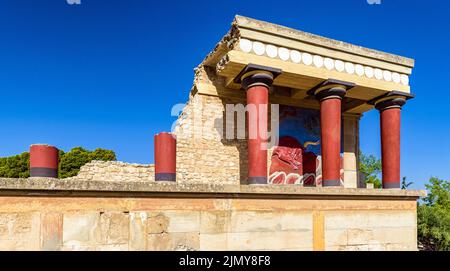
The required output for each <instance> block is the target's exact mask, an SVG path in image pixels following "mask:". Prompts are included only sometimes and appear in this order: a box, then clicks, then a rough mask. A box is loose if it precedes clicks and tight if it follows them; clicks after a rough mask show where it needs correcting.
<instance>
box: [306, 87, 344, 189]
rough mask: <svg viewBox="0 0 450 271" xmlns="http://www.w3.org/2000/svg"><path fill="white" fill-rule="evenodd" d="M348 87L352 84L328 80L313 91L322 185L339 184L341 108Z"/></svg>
mask: <svg viewBox="0 0 450 271" xmlns="http://www.w3.org/2000/svg"><path fill="white" fill-rule="evenodd" d="M350 87H353V84H351V83H347V82H341V81H337V80H328V81H326V82H325V83H322V84H321V85H319V86H318V87H316V89H314V91H313V94H314V95H315V97H316V98H317V100H319V102H320V130H321V147H322V186H341V173H340V171H341V110H342V109H341V108H342V98H343V97H344V96H345V94H346V92H347V89H348V88H350Z"/></svg>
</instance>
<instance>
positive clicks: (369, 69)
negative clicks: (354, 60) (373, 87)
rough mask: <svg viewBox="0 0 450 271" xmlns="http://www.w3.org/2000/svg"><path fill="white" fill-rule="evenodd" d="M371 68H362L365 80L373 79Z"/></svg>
mask: <svg viewBox="0 0 450 271" xmlns="http://www.w3.org/2000/svg"><path fill="white" fill-rule="evenodd" d="M373 73H374V72H373V68H372V67H365V68H364V74H365V75H366V76H367V78H372V77H373V75H374V74H373Z"/></svg>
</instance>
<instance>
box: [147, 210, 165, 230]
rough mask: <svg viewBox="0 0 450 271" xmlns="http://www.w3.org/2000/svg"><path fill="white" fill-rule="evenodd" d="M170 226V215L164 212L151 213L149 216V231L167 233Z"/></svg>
mask: <svg viewBox="0 0 450 271" xmlns="http://www.w3.org/2000/svg"><path fill="white" fill-rule="evenodd" d="M168 228H169V217H167V216H166V215H165V214H164V213H154V214H149V216H148V218H147V232H148V233H166V232H167V231H168Z"/></svg>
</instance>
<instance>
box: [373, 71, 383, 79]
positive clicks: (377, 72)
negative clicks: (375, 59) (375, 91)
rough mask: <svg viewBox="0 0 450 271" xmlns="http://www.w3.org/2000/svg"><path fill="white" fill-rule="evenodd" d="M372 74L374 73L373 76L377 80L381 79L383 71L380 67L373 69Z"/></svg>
mask: <svg viewBox="0 0 450 271" xmlns="http://www.w3.org/2000/svg"><path fill="white" fill-rule="evenodd" d="M374 74H375V78H376V79H378V80H381V79H383V71H382V70H380V69H375V70H374Z"/></svg>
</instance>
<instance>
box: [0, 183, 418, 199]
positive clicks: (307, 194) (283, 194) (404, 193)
mask: <svg viewBox="0 0 450 271" xmlns="http://www.w3.org/2000/svg"><path fill="white" fill-rule="evenodd" d="M99 194H101V195H103V196H108V195H109V196H114V197H127V196H130V197H135V196H143V197H158V196H163V197H188V198H189V197H223V196H228V197H229V196H233V197H238V198H247V197H251V198H252V197H259V198H274V197H275V198H305V199H306V198H317V199H330V198H337V199H344V198H358V199H392V200H410V199H417V198H419V197H424V196H426V192H425V191H422V190H390V189H389V190H381V189H348V188H321V187H299V186H294V185H261V186H249V185H207V184H191V183H190V184H184V183H163V182H161V183H159V182H158V183H156V182H113V181H87V180H82V179H71V178H68V179H52V178H29V179H8V178H0V195H14V196H48V195H52V196H71V197H72V196H75V197H76V196H89V195H99Z"/></svg>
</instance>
